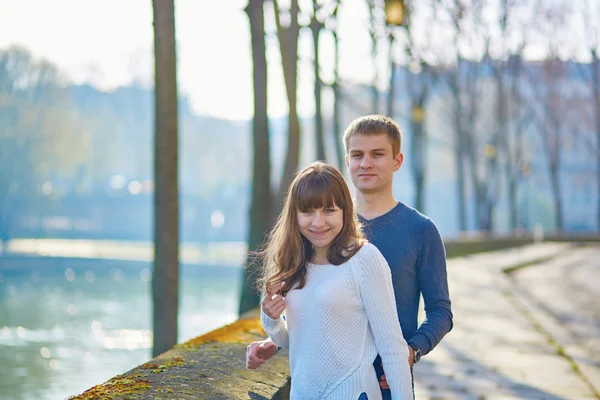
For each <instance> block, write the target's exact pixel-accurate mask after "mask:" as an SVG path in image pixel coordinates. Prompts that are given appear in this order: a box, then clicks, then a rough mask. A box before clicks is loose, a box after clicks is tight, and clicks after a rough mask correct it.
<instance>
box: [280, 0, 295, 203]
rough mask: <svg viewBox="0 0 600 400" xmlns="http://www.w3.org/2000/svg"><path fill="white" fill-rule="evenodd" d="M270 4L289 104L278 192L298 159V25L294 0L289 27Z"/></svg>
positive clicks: (292, 173)
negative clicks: (285, 149) (285, 144)
mask: <svg viewBox="0 0 600 400" xmlns="http://www.w3.org/2000/svg"><path fill="white" fill-rule="evenodd" d="M273 5H274V8H275V23H276V24H277V33H278V35H279V49H280V51H281V61H282V66H283V77H284V80H285V89H286V93H287V97H288V105H289V117H288V143H287V152H286V156H285V164H284V167H283V176H282V178H281V183H280V185H279V192H280V194H281V195H282V194H283V193H285V191H286V190H287V187H288V186H289V185H290V183H291V182H292V179H293V178H294V173H295V172H296V169H298V164H299V161H300V121H299V119H298V98H297V92H298V34H299V33H300V25H299V23H298V13H299V7H298V0H291V8H290V26H289V27H284V26H282V25H281V18H280V15H279V12H280V9H279V4H278V0H273ZM280 199H281V196H280Z"/></svg>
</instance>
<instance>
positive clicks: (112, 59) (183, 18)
mask: <svg viewBox="0 0 600 400" xmlns="http://www.w3.org/2000/svg"><path fill="white" fill-rule="evenodd" d="M304 3H306V1H304ZM246 4H247V0H227V1H214V0H177V1H176V2H175V7H176V16H175V18H176V38H177V51H178V79H179V89H180V92H182V93H183V94H185V95H187V96H189V99H190V102H191V104H192V107H193V109H194V111H195V112H196V113H199V114H207V115H212V116H216V117H221V118H227V119H249V118H251V117H252V93H253V92H252V59H251V48H250V33H249V22H248V17H247V15H246V13H245V12H244V10H243V9H244V7H245V6H246ZM344 4H345V5H344V9H343V10H341V13H342V15H341V17H340V18H344V20H345V21H347V24H345V25H344V27H342V25H340V29H342V30H344V29H345V30H346V31H347V32H345V33H344V32H343V33H342V35H341V36H343V37H345V38H346V39H345V40H344V41H343V44H342V46H345V47H346V49H348V50H349V51H344V47H342V52H343V54H345V55H344V59H343V62H342V63H341V64H342V66H343V71H342V73H343V74H344V76H345V77H346V78H348V79H350V80H351V81H364V82H367V81H369V80H370V79H372V76H373V67H372V65H371V62H370V59H369V54H370V48H369V46H370V45H369V43H370V42H369V40H370V38H369V36H368V33H367V30H366V24H367V19H366V14H367V13H366V8H365V7H364V3H363V2H362V1H361V0H347V1H345V2H344ZM356 24H363V27H364V29H360V31H363V34H356V31H357V30H356ZM267 30H270V31H273V30H274V26H273V22H272V21H267ZM305 33H308V32H305ZM311 40H312V39H311V38H310V36H308V35H305V36H304V37H303V39H302V40H301V43H300V64H299V65H300V68H301V72H300V78H299V111H300V113H301V115H310V114H312V113H313V110H314V107H313V83H312V79H313V77H312V72H311V70H312V66H311V60H312V57H313V56H312V41H311ZM322 40H323V45H322V48H321V52H320V54H321V58H322V60H323V75H324V76H323V79H326V80H330V79H331V78H332V76H333V75H332V65H333V41H332V40H331V39H330V38H328V37H324V38H323V39H322ZM12 45H21V46H24V47H26V48H27V49H29V50H30V51H31V52H32V54H33V55H34V57H37V58H40V57H41V58H45V59H47V60H49V61H51V62H53V63H55V64H56V65H58V67H59V68H60V69H61V71H63V72H64V74H65V76H66V77H67V78H68V79H69V80H71V81H73V82H75V83H84V82H89V83H92V84H93V85H95V86H97V87H99V88H101V89H102V90H107V91H108V90H112V89H114V88H116V87H118V86H122V85H128V84H131V83H132V82H141V83H142V84H145V85H150V84H151V82H152V77H153V68H154V65H153V30H152V7H151V1H150V0H52V1H46V0H0V49H6V48H8V47H9V46H12ZM267 46H268V60H269V114H270V115H271V116H273V117H277V116H283V115H287V100H286V99H287V98H286V94H285V87H284V85H283V75H282V70H281V67H280V65H279V62H280V61H279V60H280V58H279V57H280V56H279V50H278V47H277V46H278V44H277V41H276V40H274V39H268V45H267ZM357 49H362V51H360V50H357Z"/></svg>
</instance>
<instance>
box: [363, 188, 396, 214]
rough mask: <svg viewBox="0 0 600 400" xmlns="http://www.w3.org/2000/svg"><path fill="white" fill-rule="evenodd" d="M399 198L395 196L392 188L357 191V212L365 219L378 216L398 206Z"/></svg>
mask: <svg viewBox="0 0 600 400" xmlns="http://www.w3.org/2000/svg"><path fill="white" fill-rule="evenodd" d="M397 204H398V200H396V199H395V198H394V195H393V194H392V189H391V188H390V189H389V190H385V191H381V192H374V193H361V192H360V191H356V212H357V213H358V215H360V216H361V217H363V218H365V219H373V218H377V217H379V216H381V215H383V214H385V213H387V212H389V211H390V210H391V209H392V208H394V207H396V205H397Z"/></svg>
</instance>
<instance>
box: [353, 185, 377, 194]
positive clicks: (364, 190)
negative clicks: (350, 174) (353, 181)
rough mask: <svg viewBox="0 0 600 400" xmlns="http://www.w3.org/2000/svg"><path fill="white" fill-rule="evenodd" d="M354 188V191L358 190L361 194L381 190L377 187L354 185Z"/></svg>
mask: <svg viewBox="0 0 600 400" xmlns="http://www.w3.org/2000/svg"><path fill="white" fill-rule="evenodd" d="M355 187H356V190H358V191H359V192H361V193H376V192H378V191H380V190H381V188H380V187H379V186H378V185H369V184H366V185H365V184H360V185H355Z"/></svg>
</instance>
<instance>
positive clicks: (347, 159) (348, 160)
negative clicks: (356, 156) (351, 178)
mask: <svg viewBox="0 0 600 400" xmlns="http://www.w3.org/2000/svg"><path fill="white" fill-rule="evenodd" d="M344 158H345V159H346V168H348V172H350V159H349V158H348V153H346V156H345V157H344Z"/></svg>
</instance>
